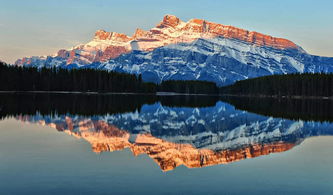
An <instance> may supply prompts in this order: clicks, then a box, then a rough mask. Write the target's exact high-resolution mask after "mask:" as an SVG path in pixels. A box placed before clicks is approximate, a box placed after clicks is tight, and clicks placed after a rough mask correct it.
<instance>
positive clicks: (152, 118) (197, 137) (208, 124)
mask: <svg viewBox="0 0 333 195" xmlns="http://www.w3.org/2000/svg"><path fill="white" fill-rule="evenodd" d="M17 119H18V120H22V121H29V122H31V123H37V124H41V125H47V126H50V127H53V128H56V129H57V130H59V131H62V132H65V133H68V134H70V135H73V136H75V137H78V138H81V139H85V140H86V141H88V142H89V143H90V144H91V145H92V149H93V150H94V151H95V152H103V151H110V152H112V151H115V150H123V149H125V148H130V149H131V150H132V152H133V153H134V155H138V154H147V155H149V156H150V157H151V158H153V159H154V160H155V161H156V162H157V163H158V164H159V165H160V166H161V168H162V170H164V171H166V170H171V169H174V168H175V167H177V166H179V165H181V164H183V165H185V166H187V167H192V168H193V167H203V166H210V165H216V164H225V163H230V162H234V161H238V160H242V159H246V158H253V157H256V156H260V155H267V154H270V153H274V152H282V151H286V150H289V149H291V148H292V147H294V146H295V145H297V144H299V143H301V142H302V141H303V140H304V139H306V138H308V137H312V136H318V135H322V136H324V135H332V134H333V131H332V124H331V123H320V122H305V121H292V120H285V119H281V118H272V117H266V116H260V115H257V114H252V113H248V112H245V111H241V110H237V109H235V108H234V107H233V106H231V105H229V104H226V103H223V102H217V103H216V105H215V106H212V107H206V108H186V107H168V106H162V105H161V104H160V103H156V104H153V105H144V106H143V108H142V109H141V111H136V112H128V113H122V114H112V115H104V116H93V117H82V116H75V115H53V116H43V115H40V114H39V113H36V115H30V116H28V115H25V116H19V117H17Z"/></svg>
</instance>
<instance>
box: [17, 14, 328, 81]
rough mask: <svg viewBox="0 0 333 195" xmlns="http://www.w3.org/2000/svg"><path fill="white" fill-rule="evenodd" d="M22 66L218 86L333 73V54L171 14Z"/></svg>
mask: <svg viewBox="0 0 333 195" xmlns="http://www.w3.org/2000/svg"><path fill="white" fill-rule="evenodd" d="M15 64H16V65H19V66H35V67H53V66H56V67H62V68H98V69H107V70H114V71H119V72H129V73H135V74H142V78H143V79H144V80H145V81H152V82H156V83H159V82H161V81H162V80H170V79H176V80H206V81H213V82H216V83H218V85H227V84H231V83H233V82H235V81H237V80H242V79H247V78H252V77H258V76H264V75H271V74H286V73H295V72H299V73H303V72H333V58H328V57H319V56H313V55H310V54H308V53H306V52H305V51H304V50H303V49H302V48H301V47H300V46H298V45H296V44H295V43H293V42H291V41H289V40H287V39H282V38H276V37H272V36H269V35H264V34H261V33H258V32H250V31H247V30H244V29H240V28H236V27H233V26H226V25H222V24H216V23H213V22H208V21H206V20H202V19H192V20H189V21H188V22H184V21H182V20H180V19H179V18H177V17H176V16H172V15H166V16H165V17H164V18H163V20H162V21H161V22H160V23H159V24H157V25H156V26H155V27H154V28H152V29H150V30H148V31H145V30H142V29H137V30H136V32H135V33H134V35H133V36H127V35H125V34H121V33H116V32H106V31H104V30H98V31H97V32H96V33H95V36H94V38H93V40H92V41H90V42H88V43H87V44H82V45H78V46H75V47H73V48H71V49H69V50H60V51H58V53H57V54H55V55H54V56H42V57H30V58H23V59H19V60H17V61H16V63H15Z"/></svg>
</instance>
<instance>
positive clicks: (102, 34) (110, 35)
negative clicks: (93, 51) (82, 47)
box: [94, 30, 131, 42]
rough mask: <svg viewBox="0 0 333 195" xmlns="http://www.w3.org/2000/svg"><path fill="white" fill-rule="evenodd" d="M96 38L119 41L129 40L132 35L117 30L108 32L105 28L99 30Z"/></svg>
mask: <svg viewBox="0 0 333 195" xmlns="http://www.w3.org/2000/svg"><path fill="white" fill-rule="evenodd" d="M94 39H97V40H113V41H119V42H127V41H129V40H131V37H129V36H127V35H125V34H122V33H117V32H106V31H105V30H97V31H96V32H95V37H94Z"/></svg>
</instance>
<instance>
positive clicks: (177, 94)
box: [0, 91, 333, 100]
mask: <svg viewBox="0 0 333 195" xmlns="http://www.w3.org/2000/svg"><path fill="white" fill-rule="evenodd" d="M0 94H82V95H154V96H218V97H241V98H274V99H314V100H315V99H317V100H333V96H332V97H327V96H297V95H294V96H277V95H236V94H202V93H201V94H194V93H177V92H156V93H138V92H93V91H91V92H82V91H0Z"/></svg>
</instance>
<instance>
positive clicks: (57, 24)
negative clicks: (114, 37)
mask: <svg viewBox="0 0 333 195" xmlns="http://www.w3.org/2000/svg"><path fill="white" fill-rule="evenodd" d="M332 8H333V1H332V0H162V1H159V0H0V59H2V60H4V61H6V62H10V63H12V62H14V61H15V60H16V59H17V58H20V57H23V56H31V55H46V54H53V53H55V52H56V51H58V50H59V49H61V48H70V47H72V46H74V45H76V44H78V43H84V42H87V41H89V40H90V39H91V38H92V36H93V34H94V32H95V31H96V30H97V29H105V30H107V31H116V32H121V33H126V34H128V35H132V34H133V33H134V31H135V29H136V28H137V27H139V28H143V29H149V28H151V27H153V26H155V25H156V24H157V23H158V22H159V21H161V20H162V18H163V16H164V15H165V14H173V15H176V16H178V17H180V18H181V19H182V20H184V21H187V20H189V19H191V18H202V19H206V20H209V21H212V22H217V23H222V24H226V25H233V26H236V27H241V28H245V29H248V30H253V31H258V32H262V33H266V34H270V35H272V36H277V37H283V38H287V39H290V40H292V41H294V42H295V43H297V44H298V45H300V46H302V47H303V48H304V49H305V50H306V51H308V52H309V53H312V54H317V55H323V56H333V11H332Z"/></svg>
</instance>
